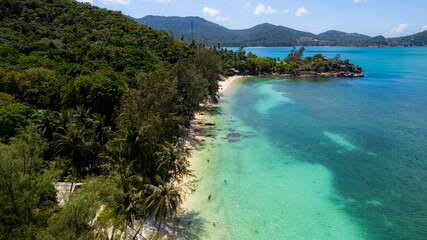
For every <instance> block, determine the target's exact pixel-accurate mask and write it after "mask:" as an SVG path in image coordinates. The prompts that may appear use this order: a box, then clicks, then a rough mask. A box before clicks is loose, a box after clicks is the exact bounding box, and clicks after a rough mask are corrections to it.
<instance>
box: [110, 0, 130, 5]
mask: <svg viewBox="0 0 427 240" xmlns="http://www.w3.org/2000/svg"><path fill="white" fill-rule="evenodd" d="M110 3H117V4H125V5H127V4H129V3H130V0H104V4H110Z"/></svg>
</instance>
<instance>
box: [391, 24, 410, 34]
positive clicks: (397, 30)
mask: <svg viewBox="0 0 427 240" xmlns="http://www.w3.org/2000/svg"><path fill="white" fill-rule="evenodd" d="M408 27H409V23H402V24H399V25H397V27H393V28H392V29H391V34H393V33H401V32H403V31H404V30H405V29H407V28H408Z"/></svg>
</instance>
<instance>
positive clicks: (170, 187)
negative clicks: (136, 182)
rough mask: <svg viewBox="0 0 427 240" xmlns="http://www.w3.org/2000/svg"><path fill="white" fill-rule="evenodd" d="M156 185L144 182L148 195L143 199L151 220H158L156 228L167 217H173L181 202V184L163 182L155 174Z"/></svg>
mask: <svg viewBox="0 0 427 240" xmlns="http://www.w3.org/2000/svg"><path fill="white" fill-rule="evenodd" d="M155 179H156V185H152V184H145V185H144V186H145V187H146V188H147V190H148V191H149V195H148V197H147V198H146V200H145V205H146V209H148V210H149V211H150V213H151V214H153V220H154V221H157V219H158V220H159V226H158V227H157V230H158V231H159V230H160V226H161V224H162V223H163V222H164V221H165V220H166V218H167V217H171V218H174V217H175V215H176V213H177V211H178V206H179V205H180V204H181V203H182V195H181V194H183V185H175V184H173V183H169V182H164V181H163V180H162V178H161V177H160V176H158V175H156V176H155Z"/></svg>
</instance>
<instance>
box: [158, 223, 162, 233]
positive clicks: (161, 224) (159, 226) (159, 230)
mask: <svg viewBox="0 0 427 240" xmlns="http://www.w3.org/2000/svg"><path fill="white" fill-rule="evenodd" d="M161 225H162V220H159V226H158V227H157V232H159V231H160V226H161Z"/></svg>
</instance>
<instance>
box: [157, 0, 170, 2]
mask: <svg viewBox="0 0 427 240" xmlns="http://www.w3.org/2000/svg"><path fill="white" fill-rule="evenodd" d="M156 1H157V2H170V1H171V0H156Z"/></svg>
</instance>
